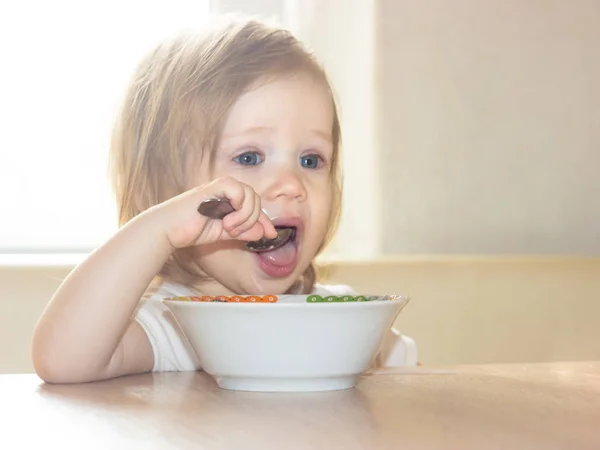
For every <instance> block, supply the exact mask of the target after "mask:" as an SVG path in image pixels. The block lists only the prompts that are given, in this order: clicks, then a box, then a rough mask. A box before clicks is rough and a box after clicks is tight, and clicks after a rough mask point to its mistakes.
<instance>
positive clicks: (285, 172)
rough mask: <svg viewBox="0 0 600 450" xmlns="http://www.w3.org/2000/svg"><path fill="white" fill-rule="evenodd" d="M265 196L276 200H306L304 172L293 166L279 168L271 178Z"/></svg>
mask: <svg viewBox="0 0 600 450" xmlns="http://www.w3.org/2000/svg"><path fill="white" fill-rule="evenodd" d="M264 198H265V199H268V200H270V201H274V200H296V201H300V202H301V201H304V200H306V188H305V186H304V182H303V179H302V174H301V173H299V171H298V170H294V169H291V168H283V167H281V168H279V169H278V170H277V171H276V172H275V173H274V174H273V176H272V178H271V179H270V180H269V183H268V184H267V189H266V191H265V193H264Z"/></svg>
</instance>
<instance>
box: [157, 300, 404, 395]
mask: <svg viewBox="0 0 600 450" xmlns="http://www.w3.org/2000/svg"><path fill="white" fill-rule="evenodd" d="M381 298H382V299H381V300H374V301H366V302H348V303H307V296H306V295H286V296H281V297H280V300H279V301H278V302H277V303H272V304H269V303H219V302H194V301H179V300H177V299H164V300H163V302H164V303H165V304H166V305H167V306H168V308H169V309H170V310H171V311H172V312H173V315H174V316H175V318H176V319H177V321H178V322H179V324H180V326H181V328H182V330H183V331H184V333H185V334H186V336H187V337H188V339H189V341H190V343H191V345H192V348H193V349H194V351H195V352H196V355H197V356H198V359H199V360H200V363H201V365H202V368H203V369H204V370H205V371H206V372H207V373H209V374H210V375H212V376H213V377H214V378H215V380H216V382H217V384H218V385H219V386H220V387H221V388H223V389H231V390H243V391H262V392H291V391H330V390H339V389H349V388H352V387H354V385H355V384H356V382H357V381H358V378H359V377H360V375H361V374H362V373H363V372H365V371H366V370H368V369H369V368H370V366H371V364H372V362H373V361H374V359H375V357H376V356H377V353H378V352H379V348H380V347H381V345H382V343H383V339H384V337H385V336H386V334H387V332H388V331H389V330H390V328H391V327H392V325H393V323H394V320H395V319H396V317H397V316H398V314H399V313H400V311H401V310H402V308H403V307H404V306H405V305H406V303H407V302H408V300H409V299H408V297H399V296H393V297H387V298H386V299H383V297H381Z"/></svg>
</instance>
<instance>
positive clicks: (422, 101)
mask: <svg viewBox="0 0 600 450" xmlns="http://www.w3.org/2000/svg"><path fill="white" fill-rule="evenodd" d="M376 4H377V7H376V12H375V17H376V18H375V20H376V23H377V26H376V27H375V29H376V30H377V37H376V52H377V53H376V56H375V60H376V65H375V67H376V81H375V86H376V102H377V105H376V107H375V109H376V114H377V120H376V135H377V136H379V138H380V144H379V147H378V149H377V150H378V167H379V172H380V177H381V178H382V179H383V180H384V184H383V185H382V187H381V196H382V202H383V203H382V207H381V214H382V215H381V223H382V227H381V233H380V236H381V239H382V242H381V248H382V250H383V253H385V254H406V253H409V254H410V253H416V254H420V253H424V254H431V253H436V254H437V253H459V254H465V253H466V254H479V253H483V254H489V253H492V254H494V253H520V254H522V253H537V254H548V253H567V254H568V253H578V254H596V255H598V254H600V201H598V198H599V197H600V176H598V173H599V171H600V58H599V57H598V55H600V26H599V24H600V2H598V1H595V0H574V1H570V2H565V1H562V0H528V1H521V0H485V1H479V2H478V1H471V0H453V1H451V2H449V1H446V0H427V1H408V0H378V1H377V2H376ZM353 157H355V158H356V160H355V161H356V163H360V159H359V158H358V157H357V156H353Z"/></svg>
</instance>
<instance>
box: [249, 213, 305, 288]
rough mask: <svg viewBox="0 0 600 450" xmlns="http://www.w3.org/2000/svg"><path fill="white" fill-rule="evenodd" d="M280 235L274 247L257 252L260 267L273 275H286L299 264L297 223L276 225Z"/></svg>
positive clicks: (278, 276)
mask: <svg viewBox="0 0 600 450" xmlns="http://www.w3.org/2000/svg"><path fill="white" fill-rule="evenodd" d="M275 229H276V230H277V233H278V237H277V238H275V240H279V241H278V242H276V244H277V245H275V246H273V248H271V249H269V250H266V251H261V252H259V253H255V255H256V258H257V259H258V264H259V267H260V268H261V269H262V271H263V272H265V273H266V274H267V275H269V276H271V277H277V278H280V277H286V276H288V275H290V274H292V273H293V272H294V270H295V269H296V266H297V264H298V254H299V241H300V232H299V227H298V226H297V225H292V224H277V225H275Z"/></svg>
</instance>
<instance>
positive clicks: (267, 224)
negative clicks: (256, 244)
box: [258, 210, 277, 239]
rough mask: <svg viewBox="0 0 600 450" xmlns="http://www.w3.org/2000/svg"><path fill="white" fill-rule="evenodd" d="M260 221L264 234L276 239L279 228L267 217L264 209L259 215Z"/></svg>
mask: <svg viewBox="0 0 600 450" xmlns="http://www.w3.org/2000/svg"><path fill="white" fill-rule="evenodd" d="M258 223H259V224H260V225H261V226H262V228H263V233H264V235H265V236H266V237H267V238H269V239H275V238H276V237H277V230H276V229H275V226H273V223H272V222H271V220H270V219H269V218H268V217H267V215H266V214H265V212H264V211H262V210H261V212H260V215H259V216H258Z"/></svg>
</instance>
